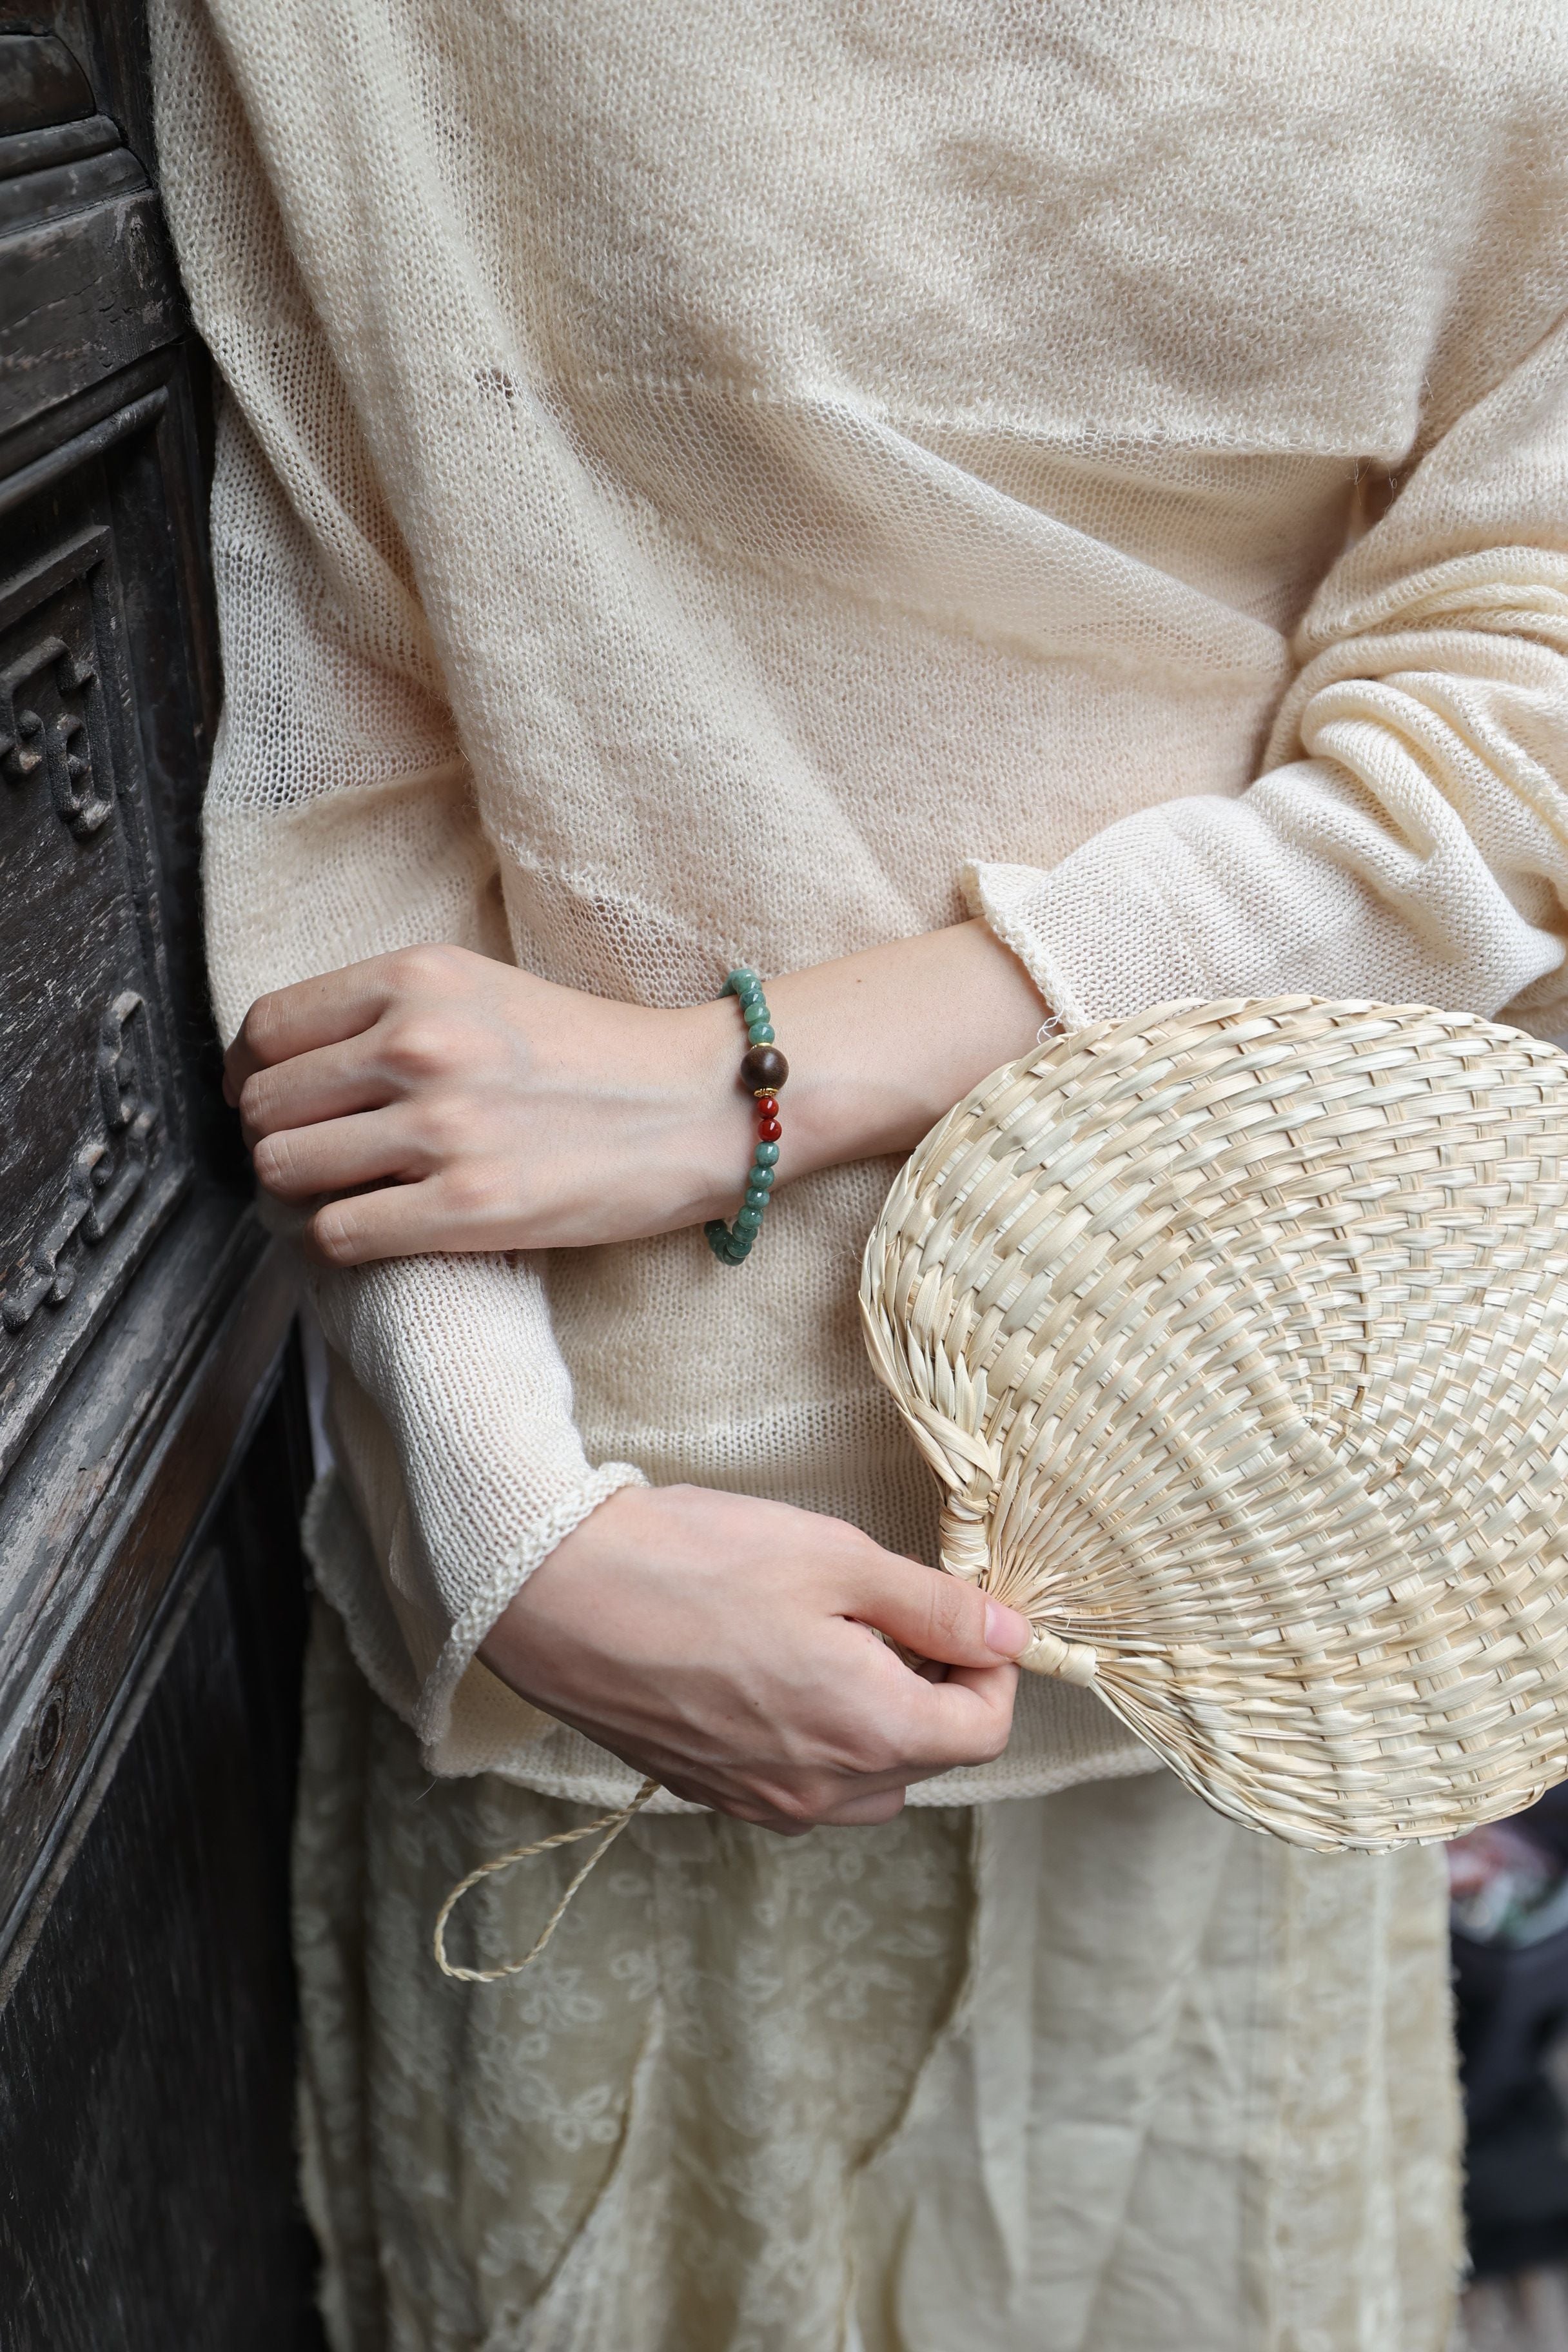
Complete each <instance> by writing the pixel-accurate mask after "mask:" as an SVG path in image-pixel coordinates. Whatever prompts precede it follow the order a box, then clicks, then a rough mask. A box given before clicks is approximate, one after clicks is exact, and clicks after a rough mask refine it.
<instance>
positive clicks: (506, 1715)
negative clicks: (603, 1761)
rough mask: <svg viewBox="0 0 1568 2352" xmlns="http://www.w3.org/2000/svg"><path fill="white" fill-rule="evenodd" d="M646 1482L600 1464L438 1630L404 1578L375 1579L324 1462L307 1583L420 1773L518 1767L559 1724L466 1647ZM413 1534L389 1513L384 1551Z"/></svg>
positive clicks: (351, 1510)
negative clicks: (563, 1548) (600, 1512)
mask: <svg viewBox="0 0 1568 2352" xmlns="http://www.w3.org/2000/svg"><path fill="white" fill-rule="evenodd" d="M646 1485H647V1480H646V1479H645V1477H644V1476H643V1474H642V1472H641V1471H640V1470H637V1469H634V1468H633V1467H632V1465H630V1464H629V1463H625V1462H607V1463H605V1464H604V1465H601V1467H600V1468H598V1469H597V1470H595V1471H592V1472H590V1474H589V1475H587V1477H585V1478H584V1479H583V1480H582V1481H581V1483H580V1484H578V1485H577V1486H574V1487H572V1488H571V1489H569V1490H568V1491H567V1492H566V1493H564V1494H563V1495H561V1496H558V1497H557V1499H556V1500H555V1501H554V1502H553V1503H552V1505H551V1506H550V1507H549V1509H548V1510H546V1511H544V1512H542V1514H541V1515H540V1516H539V1517H537V1518H535V1519H533V1520H531V1522H530V1524H529V1526H528V1527H527V1528H525V1529H524V1531H523V1532H522V1534H521V1536H520V1537H519V1538H518V1540H517V1542H516V1543H515V1544H513V1545H512V1546H511V1547H510V1549H508V1550H507V1552H506V1553H505V1554H504V1555H503V1557H502V1558H501V1559H499V1560H498V1561H497V1562H496V1563H495V1567H494V1570H493V1572H492V1573H491V1575H490V1576H489V1579H488V1580H485V1581H484V1582H482V1583H481V1584H480V1586H479V1589H478V1590H477V1591H474V1592H473V1593H472V1594H471V1596H470V1598H469V1600H468V1605H467V1606H466V1607H465V1609H464V1610H463V1612H462V1613H461V1615H460V1616H459V1617H458V1618H457V1619H456V1620H455V1621H454V1622H453V1623H452V1624H451V1625H450V1626H449V1628H448V1629H447V1633H446V1635H445V1638H444V1639H443V1638H442V1637H441V1635H440V1633H439V1630H438V1629H436V1628H433V1627H432V1625H431V1623H430V1622H429V1620H428V1618H427V1617H426V1616H425V1615H424V1613H423V1612H415V1611H413V1610H411V1609H410V1608H409V1607H408V1605H407V1603H406V1601H405V1599H404V1598H403V1596H404V1595H405V1593H406V1592H407V1591H408V1590H409V1583H410V1580H408V1579H407V1577H406V1576H405V1575H402V1574H399V1573H398V1570H399V1569H400V1567H402V1566H403V1565H404V1564H403V1563H401V1562H399V1561H397V1560H396V1559H395V1560H394V1561H393V1562H392V1563H391V1566H392V1573H391V1575H390V1576H389V1577H383V1576H382V1575H381V1573H380V1572H379V1567H378V1563H377V1561H376V1559H375V1555H374V1548H373V1545H372V1541H371V1538H370V1536H369V1534H368V1532H367V1530H366V1528H365V1525H364V1521H363V1518H362V1517H360V1514H359V1512H358V1511H357V1510H356V1509H355V1507H354V1504H353V1498H352V1496H351V1494H350V1491H349V1488H348V1486H347V1484H346V1483H345V1481H344V1480H343V1478H342V1476H341V1475H339V1473H338V1472H337V1471H335V1470H331V1471H329V1472H328V1473H327V1474H326V1475H325V1476H324V1477H321V1478H319V1479H318V1480H317V1482H316V1485H315V1486H314V1487H313V1488H312V1490H311V1494H310V1502H309V1504H308V1505H307V1507H306V1511H305V1518H304V1525H303V1528H302V1531H301V1532H302V1536H303V1540H304V1549H305V1555H306V1558H307V1559H309V1561H310V1567H311V1569H312V1570H313V1571H314V1574H315V1579H316V1584H317V1588H318V1590H319V1591H320V1592H321V1596H322V1598H323V1599H324V1600H325V1601H328V1602H329V1603H330V1604H331V1607H332V1608H333V1609H335V1610H336V1612H337V1613H338V1615H339V1616H340V1617H341V1618H342V1621H343V1625H344V1628H345V1631H346V1633H347V1634H348V1639H349V1645H350V1647H351V1649H352V1650H353V1655H354V1660H355V1663H356V1664H358V1666H359V1668H360V1671H361V1673H362V1674H363V1675H364V1677H365V1680H366V1681H367V1682H368V1683H369V1684H370V1685H371V1688H372V1689H373V1690H374V1692H375V1694H376V1696H377V1697H378V1698H380V1699H381V1700H382V1701H383V1702H384V1705H385V1706H389V1707H390V1708H391V1709H392V1711H393V1713H394V1714H395V1715H397V1716H399V1717H401V1718H402V1720H403V1721H404V1722H405V1723H406V1724H408V1725H409V1726H410V1727H412V1729H413V1730H414V1732H415V1733H416V1737H417V1738H418V1740H419V1744H420V1754H421V1759H422V1760H423V1762H424V1764H425V1767H426V1770H427V1771H431V1772H437V1773H440V1774H442V1775H443V1776H450V1775H462V1774H468V1773H474V1772H501V1773H505V1772H507V1771H509V1770H515V1769H519V1768H520V1767H521V1764H522V1761H523V1751H524V1750H526V1749H529V1748H532V1747H533V1746H534V1745H535V1744H536V1743H537V1742H538V1741H539V1740H541V1739H543V1738H548V1737H549V1735H550V1734H551V1733H552V1732H555V1731H558V1730H559V1729H560V1728H561V1727H560V1725H559V1724H558V1723H557V1722H556V1720H555V1718H554V1717H552V1716H549V1715H546V1714H544V1713H543V1712H542V1710H541V1709H540V1708H538V1707H536V1706H530V1705H529V1703H528V1701H527V1700H526V1699H524V1698H521V1697H519V1696H518V1694H517V1693H516V1692H515V1691H514V1690H511V1689H510V1688H509V1686H508V1685H506V1684H505V1683H503V1682H502V1681H501V1680H500V1676H499V1675H492V1674H491V1673H490V1671H489V1667H488V1666H486V1665H485V1664H483V1662H482V1661H481V1660H480V1658H479V1656H478V1655H477V1653H478V1650H479V1644H480V1643H481V1642H482V1641H483V1640H484V1638H485V1636H486V1634H487V1633H489V1630H490V1628H491V1626H492V1625H494V1624H495V1622H496V1621H497V1619H498V1618H499V1617H500V1616H501V1615H502V1613H503V1612H504V1611H505V1610H506V1607H507V1605H508V1603H509V1602H510V1601H511V1600H512V1599H513V1598H514V1596H515V1595H516V1594H517V1593H518V1592H520V1591H521V1589H522V1587H523V1586H524V1585H525V1584H526V1583H527V1581H528V1580H529V1578H530V1577H531V1575H532V1574H533V1571H534V1570H535V1569H536V1568H538V1567H539V1565H540V1563H541V1562H542V1560H544V1559H547V1558H548V1557H549V1555H550V1553H551V1552H552V1551H553V1550H554V1549H555V1547H556V1545H557V1544H559V1543H563V1542H564V1540H565V1538H567V1537H568V1536H569V1535H570V1534H571V1533H572V1532H573V1530H574V1528H578V1527H580V1526H581V1525H582V1523H583V1521H584V1519H585V1518H586V1517H588V1514H589V1513H590V1511H593V1510H595V1509H597V1507H598V1506H599V1505H600V1504H601V1503H603V1502H605V1501H607V1500H608V1498H609V1496H611V1495H614V1494H617V1493H618V1492H619V1491H620V1489H621V1488H622V1487H623V1486H646ZM410 1541H416V1537H414V1536H413V1534H412V1530H411V1527H410V1523H409V1520H408V1518H407V1517H406V1516H404V1517H402V1519H401V1520H400V1524H399V1527H398V1530H397V1535H396V1537H395V1544H394V1549H395V1551H398V1550H402V1549H404V1548H405V1546H406V1545H407V1544H408V1543H409V1542H410Z"/></svg>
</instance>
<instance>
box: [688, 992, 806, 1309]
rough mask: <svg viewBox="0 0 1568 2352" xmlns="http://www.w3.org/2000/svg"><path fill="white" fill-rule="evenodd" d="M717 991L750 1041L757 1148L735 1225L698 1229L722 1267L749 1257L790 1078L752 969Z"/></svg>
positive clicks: (774, 1163) (747, 1081) (748, 1081)
mask: <svg viewBox="0 0 1568 2352" xmlns="http://www.w3.org/2000/svg"><path fill="white" fill-rule="evenodd" d="M719 993H720V995H721V996H732V997H733V998H734V999H735V1002H736V1003H738V1004H739V1006H740V1008H741V1018H742V1021H744V1023H745V1024H746V1035H747V1038H748V1040H749V1041H750V1042H749V1044H748V1045H747V1049H746V1052H745V1053H744V1055H742V1060H741V1078H742V1084H743V1085H745V1086H747V1087H750V1088H751V1090H752V1094H753V1095H754V1096H755V1097H756V1099H757V1148H756V1150H754V1151H753V1152H752V1164H751V1167H750V1168H749V1169H748V1171H746V1198H745V1201H744V1202H743V1203H742V1207H741V1210H740V1213H739V1214H738V1215H737V1217H736V1219H735V1222H734V1224H733V1225H727V1224H725V1223H724V1222H723V1220H722V1218H720V1217H714V1218H712V1219H711V1220H710V1222H709V1223H707V1224H705V1225H704V1226H703V1228H702V1231H703V1233H704V1234H705V1235H706V1237H707V1241H708V1246H709V1248H710V1250H711V1251H712V1253H713V1255H714V1256H715V1257H716V1258H717V1259H718V1260H719V1263H720V1265H740V1263H741V1261H742V1258H745V1257H749V1256H750V1255H751V1249H752V1243H753V1242H754V1241H755V1240H756V1238H757V1234H759V1232H760V1231H761V1229H762V1223H763V1212H764V1210H765V1209H766V1207H767V1205H768V1198H769V1195H770V1194H771V1193H772V1192H773V1179H774V1177H775V1175H776V1174H777V1171H778V1157H779V1138H780V1136H781V1135H782V1134H783V1133H784V1129H783V1128H782V1127H781V1126H780V1125H779V1088H780V1087H782V1086H783V1084H784V1080H785V1079H786V1078H787V1077H788V1076H789V1064H788V1063H787V1062H786V1061H785V1060H784V1055H782V1054H781V1053H780V1052H779V1049H778V1047H777V1046H776V1045H774V1044H773V1023H772V1021H771V1020H770V1019H769V1017H768V1007H767V1000H766V999H765V998H764V996H763V983H762V982H761V981H760V980H759V979H758V978H757V975H756V973H755V972H754V971H752V970H751V969H750V967H749V966H747V965H742V966H740V967H739V968H738V969H737V970H736V971H732V972H731V974H730V976H729V978H728V980H726V982H724V985H723V987H722V988H721V990H720V992H719Z"/></svg>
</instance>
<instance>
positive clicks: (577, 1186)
mask: <svg viewBox="0 0 1568 2352" xmlns="http://www.w3.org/2000/svg"><path fill="white" fill-rule="evenodd" d="M768 1002H769V1004H770V1006H771V1008H772V1010H773V1017H774V1019H775V1021H776V1022H777V1023H778V1024H779V1042H780V1044H781V1045H783V1046H784V1050H785V1052H786V1054H787V1055H789V1056H790V1057H791V1059H792V1060H793V1061H794V1064H795V1068H794V1072H793V1075H792V1077H791V1080H790V1085H789V1092H788V1094H787V1096H786V1097H785V1098H784V1108H783V1112H782V1118H783V1124H784V1141H783V1143H782V1145H781V1148H780V1149H781V1157H780V1160H779V1165H778V1175H779V1180H780V1181H781V1182H783V1183H787V1182H789V1181H791V1180H792V1179H794V1178H795V1177H797V1176H802V1175H805V1174H807V1173H809V1172H810V1171H812V1170H813V1169H816V1168H826V1167H832V1166H835V1165H837V1163H838V1162H839V1161H841V1160H868V1159H871V1158H874V1157H877V1156H879V1155H880V1154H884V1153H891V1152H900V1151H907V1150H909V1149H910V1146H911V1145H912V1144H914V1143H915V1142H917V1141H918V1139H920V1137H921V1136H922V1135H923V1134H924V1133H925V1131H926V1129H927V1128H928V1127H930V1126H931V1124H932V1123H933V1121H935V1120H936V1119H938V1118H941V1117H942V1113H943V1112H944V1111H945V1110H947V1109H948V1108H951V1106H952V1104H953V1103H955V1102H956V1101H957V1100H958V1099H959V1097H960V1096H961V1095H963V1094H964V1093H965V1092H966V1091H967V1090H968V1088H969V1087H972V1086H973V1084H974V1082H975V1080H976V1079H977V1078H981V1077H984V1075H985V1073H986V1072H987V1071H988V1070H991V1069H994V1068H995V1066H996V1065H997V1064H998V1063H999V1062H1004V1061H1006V1060H1008V1059H1009V1058H1010V1057H1011V1056H1012V1055H1016V1054H1021V1053H1024V1052H1025V1051H1026V1049H1027V1047H1028V1045H1029V1044H1030V1043H1031V1041H1032V1040H1033V1038H1034V1037H1035V1035H1036V1034H1037V1030H1038V1028H1039V1024H1040V1019H1041V1015H1042V1013H1043V1012H1044V1010H1045V1008H1044V1006H1043V1005H1042V1004H1041V1003H1040V999H1039V997H1038V995H1037V992H1036V991H1035V987H1034V984H1033V982H1031V981H1030V979H1029V977H1028V974H1027V973H1026V971H1025V970H1024V967H1023V966H1022V964H1020V963H1018V962H1016V961H1015V960H1014V958H1013V957H1012V956H1011V955H1010V954H1009V952H1008V950H1006V949H1005V947H1003V946H1002V945H1001V944H1000V942H999V941H998V940H995V939H994V937H993V936H992V934H991V932H990V931H989V930H987V929H986V928H985V926H984V923H979V922H969V923H956V924H952V925H951V926H949V927H948V928H947V929H944V930H937V931H925V932H922V933H921V934H919V935H918V936H917V937H916V938H914V939H908V940H888V941H886V942H884V943H883V944H882V945H880V946H878V947H874V948H865V949H862V950H859V951H858V953H856V954H854V955H850V956H842V957H840V958H838V959H837V961H834V962H831V963H819V964H814V965H812V966H811V967H810V968H809V969H808V970H806V971H796V972H791V973H789V974H787V975H786V976H785V977H784V979H782V980H777V981H773V980H770V981H769V982H768ZM744 1050H745V1032H744V1030H743V1028H742V1024H741V1020H740V1016H739V1013H738V1012H737V1009H736V1007H735V1005H734V1004H733V1003H731V1001H729V1000H728V999H716V1000H715V1001H714V1002H712V1003H708V1004H698V1005H693V1006H690V1007H687V1008H683V1009H680V1010H679V1011H675V1012H663V1011H659V1010H657V1009H655V1008H652V1007H650V1006H647V1005H643V1004H619V1003H615V1002H613V1001H612V1000H611V999H609V998H607V997H603V996H589V995H586V994H584V993H583V992H581V991H579V990H577V989H574V988H559V987H557V986H556V985H555V983H554V982H552V981H548V980H540V979H537V978H536V977H535V976H534V974H533V973H531V972H527V971H519V970H518V968H517V966H516V965H515V964H509V963H499V962H497V961H494V960H493V959H492V958H490V957H489V956H481V955H474V954H472V953H471V952H470V951H469V950H468V949H467V948H457V947H413V948H402V949H399V950H397V952H396V953H395V954H392V955H384V956H374V957H373V958H372V959H371V960H370V961H368V962H366V963H355V964H350V965H349V966H348V967H347V969H346V970H344V971H329V972H324V973H323V974H322V975H321V978H320V979H317V980H303V981H300V982H298V983H297V984H296V985H295V986H294V987H292V988H280V989H278V990H276V991H275V992H273V994H271V995H270V996H263V997H260V998H258V1001H257V1002H256V1003H254V1004H253V1005H252V1006H251V1008H250V1011H249V1012H248V1013H247V1015H246V1018H245V1025H244V1027H243V1028H242V1029H241V1031H240V1033H239V1035H238V1036H237V1038H236V1039H235V1042H234V1044H233V1045H231V1046H230V1047H229V1050H228V1055H227V1058H226V1063H225V1066H224V1091H225V1093H226V1096H227V1097H228V1100H229V1101H230V1103H232V1104H237V1106H238V1108H239V1113H240V1118H241V1122H242V1125H243V1127H244V1130H245V1139H246V1142H247V1144H248V1145H249V1147H250V1150H251V1153H252V1156H253V1158H254V1160H255V1163H256V1173H257V1178H258V1181H259V1182H260V1184H261V1186H262V1189H263V1190H264V1191H265V1192H270V1193H271V1194H273V1196H274V1197H275V1198H276V1199H278V1200H279V1201H285V1202H290V1203H292V1204H294V1205H296V1206H300V1207H307V1208H310V1214H309V1217H308V1221H307V1223H306V1226H305V1230H304V1234H303V1236H302V1238H303V1241H304V1244H305V1246H306V1248H307V1249H308V1250H310V1252H311V1253H312V1254H313V1255H316V1256H317V1257H319V1258H320V1259H321V1260H322V1261H323V1262H324V1263H326V1264H328V1265H359V1264H361V1263H362V1262H363V1261H364V1260H366V1259H369V1258H383V1257H407V1256H414V1255H420V1254H423V1253H426V1252H430V1251H437V1250H511V1249H560V1248H582V1247H584V1246H585V1245H587V1244H592V1243H595V1242H623V1241H635V1240H637V1239H640V1238H641V1237H642V1236H643V1235H645V1234H664V1233H671V1232H673V1231H675V1230H676V1228H677V1227H679V1226H681V1225H693V1224H697V1223H700V1222H702V1221H703V1220H704V1219H706V1218H709V1217H718V1216H728V1215H729V1214H730V1213H731V1211H732V1210H733V1209H734V1208H735V1207H736V1206H737V1205H738V1204H739V1202H740V1198H741V1192H742V1182H743V1180H744V1174H745V1169H746V1165H747V1162H748V1160H750V1157H751V1151H752V1142H753V1140H754V1137H753V1123H754V1118H755V1111H754V1105H753V1102H752V1097H750V1096H749V1095H748V1094H747V1093H746V1092H745V1090H744V1088H743V1087H742V1083H741V1077H740V1066H741V1056H742V1053H743V1052H744ZM311 1203H315V1204H316V1205H315V1206H313V1207H310V1204H311Z"/></svg>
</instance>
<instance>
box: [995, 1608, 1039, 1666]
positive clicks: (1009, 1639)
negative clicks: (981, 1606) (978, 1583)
mask: <svg viewBox="0 0 1568 2352" xmlns="http://www.w3.org/2000/svg"><path fill="white" fill-rule="evenodd" d="M1034 1638H1035V1629H1034V1627H1033V1626H1032V1625H1031V1624H1030V1622H1029V1621H1028V1619H1027V1618H1026V1617H1021V1616H1020V1615H1019V1613H1018V1612H1017V1610H1016V1609H1005V1608H1004V1607H1003V1605H1002V1603H1001V1601H987V1602H986V1603H985V1646H986V1648H987V1649H988V1650H999V1651H1000V1652H1001V1654H1002V1655H1003V1656H1004V1657H1005V1658H1021V1657H1022V1656H1023V1654H1024V1652H1025V1651H1026V1649H1027V1648H1028V1646H1029V1644H1030V1643H1031V1642H1032V1641H1033V1640H1034Z"/></svg>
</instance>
